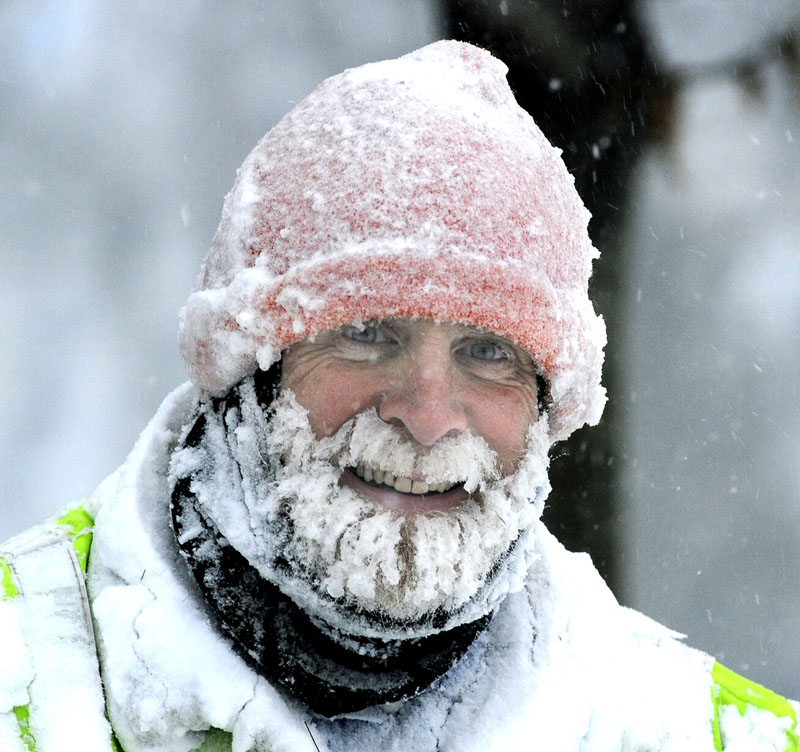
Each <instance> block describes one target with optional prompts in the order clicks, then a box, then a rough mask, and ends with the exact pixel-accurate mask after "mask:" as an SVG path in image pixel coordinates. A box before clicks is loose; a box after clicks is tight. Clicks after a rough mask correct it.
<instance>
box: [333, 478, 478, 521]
mask: <svg viewBox="0 0 800 752" xmlns="http://www.w3.org/2000/svg"><path fill="white" fill-rule="evenodd" d="M339 482H340V484H341V485H343V486H347V487H348V488H351V489H353V490H354V491H355V492H356V493H357V494H358V495H359V496H362V497H363V498H364V499H366V500H367V501H371V502H373V503H374V504H377V505H379V506H380V507H383V508H384V509H390V510H393V511H395V512H401V513H413V514H417V513H425V512H447V511H450V510H452V509H454V508H456V507H458V506H459V505H460V504H462V503H463V502H464V501H466V500H467V499H469V498H470V495H469V494H468V493H467V491H466V489H465V488H464V485H463V484H458V485H457V486H455V487H454V488H452V489H449V490H448V491H445V492H443V493H421V494H415V493H402V492H400V491H397V490H395V489H394V488H390V487H389V486H386V485H383V484H375V483H368V482H365V481H364V480H362V479H361V478H359V477H358V476H357V475H356V474H355V473H354V472H353V471H352V470H350V469H346V470H344V471H343V472H342V476H341V478H340V480H339Z"/></svg>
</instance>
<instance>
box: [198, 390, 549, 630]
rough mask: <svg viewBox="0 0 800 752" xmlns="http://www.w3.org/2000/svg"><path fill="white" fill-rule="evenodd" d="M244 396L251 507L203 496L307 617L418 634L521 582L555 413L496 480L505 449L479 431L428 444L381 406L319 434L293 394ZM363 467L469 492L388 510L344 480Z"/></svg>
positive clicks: (474, 614) (241, 461) (468, 616)
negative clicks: (386, 416)
mask: <svg viewBox="0 0 800 752" xmlns="http://www.w3.org/2000/svg"><path fill="white" fill-rule="evenodd" d="M240 395H241V410H242V415H241V423H239V425H238V426H237V427H236V429H235V431H233V432H231V431H230V425H229V430H228V436H229V439H228V441H229V446H230V449H231V452H232V454H233V455H234V457H235V459H236V461H237V463H238V465H239V468H240V469H241V472H242V489H243V495H242V497H240V498H241V502H243V504H244V506H245V507H246V509H242V508H241V507H239V508H238V509H232V508H231V507H232V504H231V497H230V495H227V494H226V495H225V496H226V498H224V499H220V498H219V496H218V495H217V494H210V495H207V494H198V501H199V503H200V505H201V506H202V507H204V508H205V509H206V511H207V512H208V513H209V515H210V517H211V518H212V519H214V520H215V522H216V524H217V525H218V526H219V528H220V531H221V532H222V533H223V534H224V535H225V536H226V538H228V540H229V541H230V543H231V544H232V545H233V546H234V547H235V548H236V549H237V550H238V551H239V552H240V553H242V554H243V555H244V556H245V557H246V558H247V559H248V561H249V562H250V563H251V564H252V565H253V566H255V567H256V568H257V569H258V570H259V572H260V573H261V574H262V576H264V577H266V578H267V579H269V580H271V581H272V582H274V583H275V584H277V585H278V586H279V587H280V588H281V589H282V590H283V591H284V592H285V593H286V594H287V595H288V596H289V597H291V598H292V599H293V600H294V601H295V602H296V603H297V604H298V605H299V606H301V607H302V608H303V609H304V610H305V611H306V612H307V613H309V614H310V615H311V616H313V617H318V618H321V619H322V620H323V621H324V622H326V623H327V624H329V625H332V626H334V627H336V628H338V629H339V630H341V631H345V632H353V633H359V634H363V635H365V636H380V637H384V638H387V637H391V636H408V631H409V628H411V626H412V625H414V626H415V629H414V630H413V631H415V632H416V633H419V632H420V631H422V632H434V631H438V629H440V628H442V624H441V620H440V621H439V623H438V626H437V627H436V628H434V627H433V625H432V624H430V623H429V622H430V619H429V617H431V616H432V615H433V614H434V613H437V614H439V615H441V614H442V613H443V612H444V613H445V614H447V615H448V617H449V618H448V619H447V622H448V623H447V628H449V627H452V626H455V624H457V623H464V622H467V621H472V620H474V619H477V618H480V617H481V616H483V615H484V614H485V613H488V612H489V611H490V610H492V609H493V608H494V607H495V606H496V605H497V603H499V601H500V600H502V598H503V597H504V596H505V594H506V593H507V592H509V591H511V590H517V589H519V588H520V587H521V586H522V582H523V580H524V576H525V572H526V571H527V568H528V566H529V565H530V562H531V561H532V557H533V555H534V552H533V551H532V550H531V547H530V546H531V544H530V541H531V540H532V538H533V536H531V535H527V533H529V532H530V530H531V528H532V526H533V525H534V523H536V522H537V521H538V518H539V516H540V515H541V512H542V507H543V503H544V497H545V496H546V494H547V492H548V491H549V483H548V480H547V467H548V456H547V452H548V449H549V438H548V431H547V420H546V416H543V417H542V418H541V419H540V420H539V421H537V423H535V424H534V425H532V426H531V427H530V429H529V431H528V436H527V446H526V453H525V456H524V457H523V459H522V461H521V462H520V465H519V467H518V469H517V471H516V472H515V473H514V474H513V475H511V476H508V477H506V478H499V477H498V476H499V472H498V463H497V459H496V455H495V453H494V452H493V451H492V450H491V449H490V447H489V446H488V445H487V443H486V442H485V441H484V440H483V439H482V438H480V437H476V436H473V435H471V434H469V433H466V434H462V435H460V436H458V437H448V438H444V439H442V440H440V441H439V442H437V444H435V445H434V446H433V447H430V448H428V449H424V450H423V448H421V447H415V446H414V445H413V444H412V443H411V442H410V440H409V439H408V438H406V436H405V435H404V434H403V432H401V431H400V430H398V429H397V428H395V427H394V426H391V425H389V424H387V423H385V422H383V421H382V420H381V419H380V418H379V417H378V415H377V413H376V412H375V410H374V409H373V410H368V411H366V412H364V413H361V414H359V415H358V416H356V418H354V419H352V420H350V421H348V422H347V423H345V424H344V425H343V426H342V427H341V428H340V429H339V431H337V432H336V434H335V435H333V436H331V437H329V438H325V439H321V440H317V439H316V438H315V437H314V434H313V432H312V430H311V426H310V424H309V421H308V415H307V411H306V410H305V409H304V408H303V407H301V406H300V405H299V404H298V402H297V401H296V399H295V397H294V395H293V394H292V393H291V392H290V391H284V392H283V393H282V394H281V395H280V396H279V397H278V398H277V399H276V401H275V404H274V406H273V409H272V410H271V411H270V414H269V415H268V416H266V415H264V411H263V410H262V409H261V408H260V407H259V406H258V404H257V401H256V399H255V393H254V390H253V389H252V385H248V384H243V385H242V386H241V388H240ZM226 420H229V418H226ZM232 437H235V438H232ZM358 463H366V464H370V465H372V466H377V467H380V468H383V469H385V470H391V471H392V472H394V474H395V475H398V476H400V475H404V476H412V475H422V476H423V477H425V478H426V480H428V481H429V482H432V483H438V482H443V481H446V482H448V483H463V484H464V486H465V489H466V490H467V492H469V494H470V497H469V498H468V499H465V500H464V501H462V502H461V503H459V504H458V505H457V506H455V507H453V508H452V509H449V510H447V511H440V512H430V513H410V514H405V513H402V512H398V511H395V510H391V509H387V508H384V507H382V506H380V505H378V504H376V503H375V502H373V501H370V500H368V499H365V498H363V497H362V496H361V495H359V494H358V493H357V491H355V490H354V489H352V488H349V487H347V486H342V485H340V484H339V479H340V476H341V474H342V471H343V470H344V469H345V468H348V467H354V466H355V465H356V464H358ZM228 487H229V488H230V486H228ZM215 496H216V497H217V498H214V497H215ZM236 506H239V505H236ZM243 513H244V514H243ZM244 519H246V520H247V523H248V524H247V525H246V526H244V525H242V524H241V522H242V521H243V520H244ZM521 533H525V535H523V536H522V537H523V538H525V540H524V541H522V542H520V541H518V539H519V538H520V537H521ZM520 543H522V545H519V544H520ZM509 551H512V555H508V554H509ZM365 616H366V617H367V618H366V619H365V618H364V617H365ZM376 625H382V627H377V626H376Z"/></svg>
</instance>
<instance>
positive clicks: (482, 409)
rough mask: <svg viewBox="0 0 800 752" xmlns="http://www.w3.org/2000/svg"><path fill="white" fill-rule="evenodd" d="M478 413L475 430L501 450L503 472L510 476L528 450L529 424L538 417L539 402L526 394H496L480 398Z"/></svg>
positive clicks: (477, 404) (492, 445)
mask: <svg viewBox="0 0 800 752" xmlns="http://www.w3.org/2000/svg"><path fill="white" fill-rule="evenodd" d="M474 415H475V421H474V425H473V430H474V431H475V432H476V433H479V434H480V435H481V436H483V438H484V439H486V441H487V442H488V444H489V446H490V447H491V448H492V449H494V451H495V452H497V456H498V459H499V460H500V463H501V466H502V469H503V473H504V474H505V475H510V474H511V473H513V472H514V471H515V470H516V469H517V464H518V463H519V460H520V458H521V457H522V455H523V452H524V450H525V438H526V437H527V435H528V427H529V426H530V425H531V423H533V422H534V421H535V420H536V419H537V417H538V415H537V411H536V404H535V402H531V400H530V399H527V398H526V396H525V395H523V394H517V393H511V394H504V395H500V396H497V395H496V396H495V398H494V399H493V400H490V399H488V398H485V399H484V400H482V401H478V402H477V403H476V408H475V412H474Z"/></svg>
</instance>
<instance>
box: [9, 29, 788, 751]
mask: <svg viewBox="0 0 800 752" xmlns="http://www.w3.org/2000/svg"><path fill="white" fill-rule="evenodd" d="M504 72H505V68H504V66H503V65H502V64H501V63H500V62H499V61H497V60H495V59H494V58H492V57H491V56H490V55H489V54H488V53H485V52H483V51H481V50H479V49H477V48H475V47H472V46H469V45H464V44H458V43H455V42H440V43H437V44H434V45H431V46H429V47H426V48H424V49H422V50H419V51H417V52H415V53H412V54H410V55H407V56H405V57H403V58H400V59H398V60H394V61H387V62H383V63H378V64H375V65H368V66H364V67H362V68H357V69H354V70H351V71H346V72H345V73H343V74H342V75H340V76H336V77H334V78H331V79H329V80H327V81H325V82H324V83H323V84H322V85H321V86H320V87H319V88H318V89H316V90H315V91H314V92H313V93H312V94H311V95H309V97H307V98H306V99H305V100H304V101H303V102H301V103H300V104H299V105H298V106H297V107H296V108H295V109H294V110H293V111H292V112H291V113H289V115H287V116H286V117H285V118H284V119H283V120H282V121H281V122H280V123H279V124H278V125H277V126H276V127H275V128H274V129H273V130H272V131H271V132H270V133H269V134H267V136H266V137H265V138H264V139H263V140H262V141H261V142H260V143H259V144H258V145H257V146H256V148H255V149H254V151H253V152H252V153H251V154H250V156H249V157H248V158H247V160H246V161H245V163H244V165H243V167H242V169H241V170H240V172H239V174H238V177H237V181H236V184H235V186H234V188H233V190H232V192H231V193H230V194H229V196H228V197H227V199H226V202H225V207H224V209H223V217H222V222H221V224H220V227H219V230H218V231H217V234H216V236H215V238H214V241H213V244H212V248H211V251H210V253H209V255H208V258H207V259H206V262H205V265H204V268H203V271H202V273H201V276H200V278H199V280H198V283H197V285H196V287H195V290H194V291H193V293H192V295H191V296H190V298H189V301H188V304H187V306H186V308H185V309H184V310H183V312H182V319H181V329H180V341H181V352H182V355H183V357H184V360H185V362H186V365H187V368H188V371H189V374H190V376H191V383H190V384H187V385H185V386H183V387H181V388H179V389H178V390H176V392H174V393H173V394H172V395H170V397H168V398H167V400H166V401H165V402H164V404H163V405H162V407H161V409H160V410H159V411H158V413H157V414H156V416H155V417H154V419H153V421H152V423H151V424H150V426H149V427H148V428H147V429H146V430H145V432H144V433H143V435H142V437H141V438H140V440H139V442H138V443H137V445H136V447H135V448H134V450H133V452H132V454H131V455H130V457H129V458H128V460H127V461H126V462H125V464H124V465H123V466H122V467H121V468H120V469H119V470H118V471H117V472H116V473H114V474H113V475H112V476H111V477H110V478H108V479H107V480H106V481H105V482H104V483H103V484H102V485H101V486H100V488H99V489H98V490H97V492H96V493H95V495H94V496H93V498H92V499H91V501H90V502H88V503H87V504H85V505H84V506H83V507H82V508H78V509H73V510H71V511H69V512H68V513H66V514H65V515H63V516H62V517H60V518H59V519H58V520H57V521H56V522H55V523H53V524H51V525H48V526H44V527H42V528H39V529H37V530H34V531H31V532H30V533H28V534H25V535H23V536H20V537H19V538H17V539H14V540H12V541H10V542H9V543H7V544H6V545H5V546H4V547H3V549H2V550H3V559H2V560H0V574H1V575H2V584H3V596H4V600H3V602H2V603H0V606H2V608H0V625H2V635H3V645H4V656H3V658H2V661H3V665H2V666H0V748H2V749H3V750H14V751H15V752H16V751H21V752H24V751H25V750H28V751H31V750H40V751H41V752H49V751H50V750H55V749H58V750H64V749H88V750H101V749H103V750H108V749H112V748H115V749H124V750H125V751H126V752H142V751H144V750H159V751H161V750H163V751H165V752H167V751H169V752H173V751H175V752H178V751H181V752H186V751H187V750H206V751H209V750H233V751H234V752H244V751H246V750H252V751H253V752H266V751H268V750H269V751H271V752H272V751H278V750H281V751H282V750H315V749H316V750H323V749H324V750H331V751H334V750H348V751H353V750H370V751H372V750H420V751H423V750H459V752H462V751H464V750H506V749H537V750H542V749H545V750H548V751H550V752H558V751H560V750H563V751H564V752H577V750H586V751H591V752H601V751H602V752H606V751H607V752H611V751H614V752H620V751H621V750H631V751H633V750H637V751H642V752H644V751H645V750H647V751H653V752H655V751H663V752H666V751H668V750H681V752H684V751H685V750H704V751H705V750H708V751H709V752H710V751H711V750H722V749H725V750H729V751H730V750H736V749H739V750H744V749H746V750H789V749H798V748H800V747H798V737H797V735H796V730H795V728H796V714H797V709H798V706H797V705H796V704H795V703H792V702H790V701H787V700H784V699H783V698H780V697H778V696H777V695H775V694H773V693H771V692H769V691H768V690H765V689H763V688H761V687H758V686H757V685H754V684H752V683H750V682H747V681H746V680H744V679H742V678H740V677H737V676H736V675H734V674H732V673H731V672H729V671H727V670H726V669H724V668H722V667H721V666H719V665H718V664H715V662H714V660H713V658H711V657H710V656H707V655H705V654H703V653H700V652H698V651H694V650H692V649H690V648H688V647H685V646H683V645H682V643H680V642H679V641H678V639H676V635H674V634H673V633H672V632H670V631H669V630H668V629H666V628H664V627H662V626H660V625H658V624H656V623H654V622H652V621H650V620H648V619H647V618H646V617H644V616H642V615H640V614H637V613H635V612H632V611H629V610H626V609H624V608H622V607H620V606H619V605H618V604H617V603H616V602H615V600H614V598H613V597H612V595H611V594H610V592H609V591H608V589H607V588H606V586H605V585H604V583H603V582H602V580H601V579H600V578H599V576H598V575H597V573H596V572H595V570H594V568H593V567H592V565H591V563H590V561H589V560H588V558H587V557H585V556H584V555H579V554H571V553H568V552H567V551H565V550H564V549H563V547H561V546H560V544H559V543H557V542H556V541H555V540H554V539H553V538H552V536H551V535H550V534H549V533H548V532H547V531H546V530H545V529H544V528H543V526H542V525H541V523H540V522H539V516H540V514H541V512H542V507H543V504H544V499H545V497H546V496H547V493H548V490H549V484H548V480H547V466H548V452H549V449H550V447H551V446H552V445H553V443H554V442H556V441H558V440H559V439H563V438H564V437H566V436H568V435H569V434H570V433H571V432H572V431H573V430H574V429H575V428H577V427H579V426H580V425H582V424H584V423H587V422H588V423H595V422H597V420H598V419H599V416H600V413H601V411H602V407H603V403H604V399H605V396H604V392H603V389H602V387H601V386H600V367H601V360H602V348H603V344H604V329H603V325H602V322H601V320H600V319H599V318H598V317H597V316H596V315H595V313H594V311H593V308H592V305H591V303H590V301H589V299H588V296H587V286H588V280H589V275H590V271H591V268H590V267H591V260H592V258H593V257H594V256H595V255H596V252H595V250H594V248H593V247H592V244H591V242H590V240H589V238H588V235H587V232H586V227H587V221H588V214H587V212H586V210H585V209H584V207H583V206H582V204H581V202H580V200H579V199H578V197H577V194H576V193H575V191H574V187H573V182H572V180H571V178H570V177H569V175H568V174H567V172H566V170H565V168H564V166H563V164H562V162H561V160H560V158H559V156H558V153H557V152H556V151H555V150H554V149H553V148H552V147H551V146H550V145H549V144H548V143H547V142H546V140H545V139H544V137H543V136H542V135H541V133H540V132H539V130H538V129H537V128H536V126H535V125H534V123H533V122H532V121H531V120H530V118H529V117H528V116H527V115H526V114H525V113H524V112H523V111H522V110H521V109H520V108H519V107H518V106H517V105H516V103H515V102H514V99H513V96H512V94H511V92H510V90H509V89H508V87H507V85H506V83H505V79H504ZM92 517H94V522H92V519H91V518H92ZM91 534H93V540H91V539H90V535H91ZM87 560H88V575H87V586H88V595H87V594H86V592H85V591H84V590H83V576H82V573H81V569H82V568H85V567H86V563H87ZM106 712H107V718H108V720H106V715H105V713H106Z"/></svg>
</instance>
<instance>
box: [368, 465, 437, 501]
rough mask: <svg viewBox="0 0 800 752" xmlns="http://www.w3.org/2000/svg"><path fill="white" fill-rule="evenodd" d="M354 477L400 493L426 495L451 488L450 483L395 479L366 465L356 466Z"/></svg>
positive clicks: (403, 478) (392, 475) (391, 475)
mask: <svg viewBox="0 0 800 752" xmlns="http://www.w3.org/2000/svg"><path fill="white" fill-rule="evenodd" d="M355 472H356V475H357V476H358V477H359V478H361V479H363V480H365V481H367V482H368V483H377V484H378V485H381V484H383V485H384V486H389V487H390V488H394V490H395V491H399V492H400V493H412V494H428V493H444V492H445V491H447V490H449V489H450V488H452V487H453V484H452V483H447V482H444V483H430V484H429V483H425V482H424V481H421V480H411V478H405V477H403V476H399V477H395V475H394V474H393V473H390V472H384V471H383V470H378V469H375V468H371V467H368V466H366V465H357V466H356V468H355Z"/></svg>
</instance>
